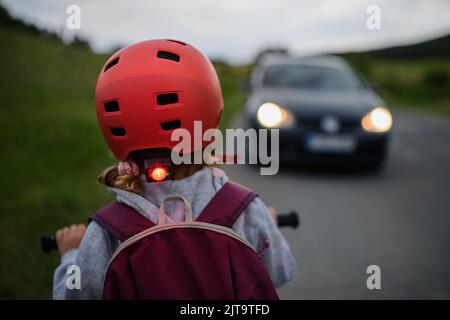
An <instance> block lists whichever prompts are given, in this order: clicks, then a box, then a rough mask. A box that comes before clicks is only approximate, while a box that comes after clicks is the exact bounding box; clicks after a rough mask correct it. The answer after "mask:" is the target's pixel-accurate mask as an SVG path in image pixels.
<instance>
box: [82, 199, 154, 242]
mask: <svg viewBox="0 0 450 320" xmlns="http://www.w3.org/2000/svg"><path fill="white" fill-rule="evenodd" d="M90 220H93V221H95V222H97V223H98V224H99V225H100V226H101V227H103V228H104V229H106V230H107V231H108V232H109V233H111V234H112V235H113V236H114V237H115V238H117V239H119V240H120V241H122V242H123V241H125V240H126V239H128V238H129V237H131V236H133V235H135V234H137V233H139V232H141V231H144V230H145V229H148V228H151V227H153V226H154V225H155V224H154V223H153V222H151V221H150V220H148V219H146V218H145V217H143V216H142V215H141V214H139V213H138V212H136V210H134V209H132V208H130V207H129V206H127V205H125V204H123V203H120V202H117V201H116V202H111V203H110V204H108V205H106V206H105V207H103V208H102V209H100V210H99V211H97V213H95V214H94V215H92V216H91V217H90Z"/></svg>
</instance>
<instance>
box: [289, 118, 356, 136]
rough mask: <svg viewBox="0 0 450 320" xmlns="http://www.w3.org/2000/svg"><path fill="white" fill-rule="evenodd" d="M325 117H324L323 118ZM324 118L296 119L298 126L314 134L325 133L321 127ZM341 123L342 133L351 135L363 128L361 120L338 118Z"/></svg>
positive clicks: (340, 130)
mask: <svg viewBox="0 0 450 320" xmlns="http://www.w3.org/2000/svg"><path fill="white" fill-rule="evenodd" d="M322 117H323V116H322ZM322 117H319V116H316V117H304V116H301V117H296V118H297V126H298V127H299V128H301V129H304V130H306V131H312V132H324V130H323V129H322V127H321V123H320V122H321V119H322ZM336 119H338V120H339V123H340V129H339V131H338V132H340V133H350V132H354V131H357V130H359V129H360V128H361V124H360V123H361V122H360V121H361V120H360V119H357V118H344V117H336Z"/></svg>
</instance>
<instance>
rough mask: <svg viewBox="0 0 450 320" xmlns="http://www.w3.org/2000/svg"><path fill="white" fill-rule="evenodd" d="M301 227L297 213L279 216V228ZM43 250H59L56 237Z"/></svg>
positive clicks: (43, 241)
mask: <svg viewBox="0 0 450 320" xmlns="http://www.w3.org/2000/svg"><path fill="white" fill-rule="evenodd" d="M299 225H300V219H299V217H298V213H297V212H296V211H291V212H289V213H284V214H279V215H278V226H279V227H291V228H294V229H296V228H298V226H299ZM41 249H42V251H43V252H45V253H49V252H50V251H52V250H54V249H58V244H57V243H56V239H55V236H54V235H43V236H41Z"/></svg>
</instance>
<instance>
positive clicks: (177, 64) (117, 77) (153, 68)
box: [95, 40, 223, 160]
mask: <svg viewBox="0 0 450 320" xmlns="http://www.w3.org/2000/svg"><path fill="white" fill-rule="evenodd" d="M95 104H96V110H97V119H98V122H99V124H100V128H101V130H102V133H103V136H104V137H105V140H106V142H107V144H108V146H109V148H110V149H111V151H112V153H113V154H114V156H115V157H116V158H117V159H118V160H125V159H126V158H127V157H128V155H129V153H130V152H132V151H136V150H143V149H152V148H168V149H172V148H173V147H174V146H175V145H176V144H177V143H178V142H177V141H171V140H170V137H171V133H172V131H173V130H174V129H176V128H185V129H187V130H188V131H189V132H190V133H191V137H192V139H194V138H193V136H194V121H195V120H200V121H202V129H203V132H204V131H206V130H207V129H211V128H216V127H217V124H218V122H219V118H220V114H221V112H222V110H223V98H222V91H221V88H220V83H219V79H218V77H217V74H216V71H215V70H214V67H213V66H212V64H211V63H210V61H209V60H208V58H206V57H205V56H204V55H203V54H202V53H201V52H200V51H198V50H197V49H196V48H194V47H193V46H191V45H189V44H186V43H183V42H180V41H175V40H150V41H144V42H140V43H137V44H134V45H131V46H129V47H126V48H124V49H122V50H120V51H118V52H116V53H115V54H113V55H112V56H111V58H109V59H108V61H107V62H106V64H105V66H104V67H103V69H102V70H101V72H100V75H99V77H98V80H97V86H96V90H95ZM203 132H202V133H203ZM208 143H210V142H203V145H202V147H205V146H206V145H207V144H208ZM191 146H192V149H191V150H190V152H194V151H197V150H195V149H194V147H193V146H194V143H193V140H192V141H191Z"/></svg>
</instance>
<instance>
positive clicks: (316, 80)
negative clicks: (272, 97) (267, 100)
mask: <svg viewBox="0 0 450 320" xmlns="http://www.w3.org/2000/svg"><path fill="white" fill-rule="evenodd" d="M263 84H264V86H267V87H278V88H280V87H287V88H296V89H306V90H324V91H349V90H355V89H357V88H358V87H360V86H361V85H360V83H359V82H358V80H357V78H356V77H355V76H354V75H353V74H352V73H351V72H348V71H345V70H341V69H337V68H331V67H325V66H318V65H306V64H285V65H273V66H268V67H267V68H266V70H265V72H264V78H263Z"/></svg>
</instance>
